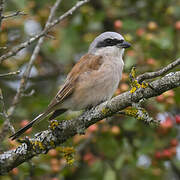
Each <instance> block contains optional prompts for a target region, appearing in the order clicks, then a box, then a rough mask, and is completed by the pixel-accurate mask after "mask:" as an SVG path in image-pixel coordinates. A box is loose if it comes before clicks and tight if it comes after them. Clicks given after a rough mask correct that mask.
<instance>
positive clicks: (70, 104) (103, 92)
mask: <svg viewBox="0 0 180 180" xmlns="http://www.w3.org/2000/svg"><path fill="white" fill-rule="evenodd" d="M130 46H131V44H130V43H128V42H126V41H125V40H124V38H123V36H122V35H121V34H120V33H117V32H110V31H107V32H104V33H101V34H100V35H99V36H97V37H96V38H95V39H94V40H93V42H92V43H91V44H90V46H89V49H88V52H87V53H86V54H85V55H84V56H82V57H81V58H80V60H79V61H78V62H77V63H76V64H75V65H74V67H73V68H72V70H71V71H70V72H69V74H68V75H67V78H66V80H65V82H64V84H63V85H62V86H61V88H60V90H59V91H58V93H57V94H56V96H55V97H54V98H53V99H52V101H51V102H50V104H49V105H48V107H47V109H46V110H45V111H44V112H43V113H41V114H40V115H38V116H37V117H36V118H35V119H34V120H32V121H30V122H29V124H27V125H26V126H25V127H23V128H21V129H20V130H19V131H17V132H16V133H15V134H13V135H11V136H10V138H11V139H12V140H14V139H16V138H18V137H19V136H20V135H21V134H23V133H24V132H25V131H27V130H28V129H29V128H31V127H32V126H33V124H35V123H37V122H39V121H40V120H43V119H45V118H46V117H47V116H48V115H49V114H51V116H50V117H49V120H50V121H51V120H53V119H54V118H56V117H57V116H59V115H61V114H62V113H64V112H65V111H67V110H73V111H78V110H82V109H88V108H91V107H94V106H97V105H98V104H100V103H102V102H104V101H107V100H110V99H111V98H112V96H113V94H114V93H115V91H116V89H117V88H118V85H119V82H120V80H121V77H122V72H123V66H124V62H123V54H124V50H125V49H126V48H129V47H130Z"/></svg>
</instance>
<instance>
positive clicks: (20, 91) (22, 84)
mask: <svg viewBox="0 0 180 180" xmlns="http://www.w3.org/2000/svg"><path fill="white" fill-rule="evenodd" d="M60 3H61V0H57V1H56V2H55V4H54V6H53V7H52V8H51V11H50V14H49V17H48V20H47V22H46V25H45V28H44V30H43V31H46V28H47V26H48V25H49V23H50V22H51V21H52V18H53V16H54V14H55V11H56V9H57V8H58V6H59V4H60ZM43 42H44V36H43V37H41V38H40V39H39V41H38V43H37V45H36V47H35V48H34V51H33V53H32V56H31V58H30V60H29V63H28V65H27V66H26V69H25V71H24V73H23V75H22V78H21V81H20V86H19V88H18V90H17V93H16V95H15V97H14V99H13V103H12V106H11V107H10V109H9V110H8V112H9V113H10V115H12V114H13V112H14V110H15V106H16V105H17V103H18V102H19V100H20V98H21V96H22V95H23V94H24V90H25V87H26V83H27V80H28V78H29V75H30V72H31V69H32V66H33V64H34V61H35V60H36V58H37V55H38V53H39V51H40V47H41V45H42V43H43Z"/></svg>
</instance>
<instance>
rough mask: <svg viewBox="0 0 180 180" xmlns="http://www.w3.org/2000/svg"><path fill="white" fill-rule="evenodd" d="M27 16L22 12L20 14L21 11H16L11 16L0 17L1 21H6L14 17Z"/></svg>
mask: <svg viewBox="0 0 180 180" xmlns="http://www.w3.org/2000/svg"><path fill="white" fill-rule="evenodd" d="M25 15H27V14H26V13H24V12H21V11H17V12H14V13H12V14H8V15H6V16H2V18H1V19H8V18H12V17H15V16H25Z"/></svg>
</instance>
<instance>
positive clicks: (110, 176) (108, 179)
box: [103, 168, 116, 180]
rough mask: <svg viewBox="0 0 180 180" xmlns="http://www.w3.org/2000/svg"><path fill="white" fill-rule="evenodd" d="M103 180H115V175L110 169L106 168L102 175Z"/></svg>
mask: <svg viewBox="0 0 180 180" xmlns="http://www.w3.org/2000/svg"><path fill="white" fill-rule="evenodd" d="M103 180H116V173H115V172H114V171H113V170H112V169H111V168H108V169H107V171H106V172H105V174H104V178H103Z"/></svg>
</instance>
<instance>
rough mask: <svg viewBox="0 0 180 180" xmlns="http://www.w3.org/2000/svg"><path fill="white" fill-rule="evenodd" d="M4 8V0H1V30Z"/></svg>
mask: <svg viewBox="0 0 180 180" xmlns="http://www.w3.org/2000/svg"><path fill="white" fill-rule="evenodd" d="M3 9H4V0H0V30H1V23H2V19H3Z"/></svg>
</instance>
